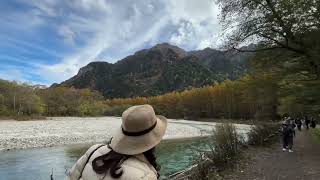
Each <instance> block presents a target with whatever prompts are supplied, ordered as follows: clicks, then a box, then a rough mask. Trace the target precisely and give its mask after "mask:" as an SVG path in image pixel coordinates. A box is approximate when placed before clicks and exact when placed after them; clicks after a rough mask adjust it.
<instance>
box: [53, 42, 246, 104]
mask: <svg viewBox="0 0 320 180" xmlns="http://www.w3.org/2000/svg"><path fill="white" fill-rule="evenodd" d="M238 56H239V55H235V57H233V56H231V54H230V53H225V52H222V51H217V50H214V49H209V48H206V49H204V50H200V51H191V52H186V51H185V50H183V49H181V48H179V47H177V46H173V45H170V44H168V43H163V44H158V45H156V46H154V47H152V48H150V49H144V50H141V51H138V52H136V53H135V54H134V55H131V56H128V57H126V58H124V59H122V60H120V61H118V62H117V63H115V64H111V63H107V62H91V63H89V64H88V65H87V66H85V67H82V68H81V69H80V70H79V72H78V74H77V75H76V76H74V77H72V78H71V79H69V80H66V81H64V82H62V83H61V84H55V85H53V86H54V87H56V86H66V87H74V88H90V89H94V90H97V91H99V92H101V93H102V94H103V95H104V96H105V97H107V98H118V97H134V96H153V95H159V94H164V93H167V92H171V91H179V90H184V89H187V88H189V87H201V86H204V85H208V84H212V83H213V82H214V81H222V80H224V79H226V78H236V77H238V76H239V74H241V73H243V72H244V70H245V64H246V63H245V62H246V58H247V57H238Z"/></svg>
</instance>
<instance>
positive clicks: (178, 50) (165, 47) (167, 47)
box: [151, 43, 187, 57]
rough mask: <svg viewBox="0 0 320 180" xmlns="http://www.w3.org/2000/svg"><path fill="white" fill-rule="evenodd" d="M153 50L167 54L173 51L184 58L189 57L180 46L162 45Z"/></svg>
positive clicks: (154, 47)
mask: <svg viewBox="0 0 320 180" xmlns="http://www.w3.org/2000/svg"><path fill="white" fill-rule="evenodd" d="M151 49H152V50H160V51H161V52H162V53H167V52H168V50H172V51H174V52H175V53H177V54H178V55H179V56H181V57H183V56H186V55H187V52H186V51H185V50H183V49H182V48H180V47H178V46H174V45H171V44H169V43H160V44H157V45H155V46H153V47H152V48H151Z"/></svg>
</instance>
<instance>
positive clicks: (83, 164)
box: [66, 105, 167, 180]
mask: <svg viewBox="0 0 320 180" xmlns="http://www.w3.org/2000/svg"><path fill="white" fill-rule="evenodd" d="M166 128H167V119H166V118H165V117H163V116H156V115H155V112H154V110H153V108H152V106H150V105H139V106H132V107H130V108H128V109H127V110H126V111H124V112H123V114H122V125H121V127H120V128H119V129H118V130H117V132H116V133H115V134H114V136H113V138H112V139H111V140H110V142H109V143H108V144H107V145H104V144H97V145H94V146H92V147H90V148H89V150H88V151H87V152H86V153H85V154H84V155H83V156H82V157H81V158H80V159H79V160H78V161H77V162H76V164H75V165H74V166H73V167H72V168H71V170H70V171H69V172H68V174H67V178H66V179H67V180H114V179H118V180H138V179H139V180H157V179H158V178H159V176H160V175H159V173H158V172H159V169H160V167H159V166H158V164H157V162H156V156H155V154H154V152H155V151H154V150H155V146H156V145H158V144H159V143H160V141H161V139H162V137H163V136H164V134H165V131H166Z"/></svg>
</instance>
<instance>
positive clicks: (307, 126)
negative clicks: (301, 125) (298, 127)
mask: <svg viewBox="0 0 320 180" xmlns="http://www.w3.org/2000/svg"><path fill="white" fill-rule="evenodd" d="M304 122H305V124H306V129H307V130H308V129H309V124H310V119H309V118H308V116H305V117H304Z"/></svg>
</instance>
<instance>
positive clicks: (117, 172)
mask: <svg viewBox="0 0 320 180" xmlns="http://www.w3.org/2000/svg"><path fill="white" fill-rule="evenodd" d="M109 148H110V147H109ZM110 149H111V148H110ZM143 154H144V156H145V157H146V159H147V160H148V161H149V163H150V164H151V165H152V166H153V167H154V169H156V171H157V176H158V178H159V177H160V175H159V173H158V172H159V170H160V166H159V165H158V164H157V161H156V156H155V148H152V149H150V150H148V151H146V152H144V153H143ZM130 157H131V156H130V155H126V154H120V153H117V152H115V151H114V150H112V149H111V151H110V152H108V153H107V154H104V155H101V156H99V157H97V158H95V159H94V160H93V161H92V168H93V170H94V171H95V172H96V173H98V174H103V173H107V172H108V171H109V173H110V175H111V177H113V178H119V177H121V176H122V174H123V170H122V167H121V165H122V163H123V162H124V161H126V160H127V159H129V158H130Z"/></svg>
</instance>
